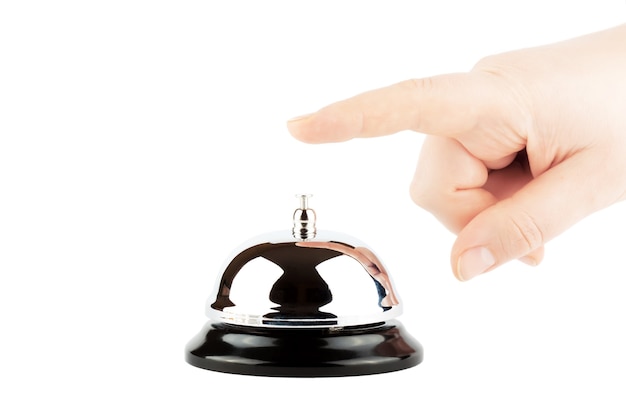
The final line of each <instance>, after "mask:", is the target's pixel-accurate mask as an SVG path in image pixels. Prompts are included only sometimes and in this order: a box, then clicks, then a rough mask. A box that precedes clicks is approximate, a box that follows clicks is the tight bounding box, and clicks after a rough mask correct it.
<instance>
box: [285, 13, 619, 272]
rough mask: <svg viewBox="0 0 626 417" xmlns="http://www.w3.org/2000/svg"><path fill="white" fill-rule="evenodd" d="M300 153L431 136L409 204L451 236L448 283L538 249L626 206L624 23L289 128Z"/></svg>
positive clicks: (373, 97)
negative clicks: (329, 145)
mask: <svg viewBox="0 0 626 417" xmlns="http://www.w3.org/2000/svg"><path fill="white" fill-rule="evenodd" d="M288 129H289V131H290V132H291V134H292V135H293V136H294V137H296V138H297V139H299V140H302V141H304V142H307V143H325V142H340V141H346V140H349V139H352V138H355V137H374V136H383V135H389V134H392V133H395V132H399V131H402V130H414V131H417V132H422V133H426V134H428V135H429V136H427V137H426V139H425V141H424V143H423V146H422V151H421V154H420V157H419V161H418V166H417V169H416V172H415V176H414V178H413V181H412V184H411V188H410V190H411V197H412V198H413V200H414V201H415V203H416V204H418V205H420V206H421V207H423V208H425V209H427V210H429V211H430V212H432V213H433V214H434V215H435V216H436V217H437V218H438V219H439V220H440V221H441V222H442V223H443V224H444V225H446V226H447V227H448V228H449V229H450V230H452V231H453V232H455V233H457V234H458V236H457V240H456V242H455V243H454V246H453V248H452V254H451V264H452V268H453V271H454V274H455V276H456V277H457V278H458V279H460V280H462V281H465V280H468V279H470V278H472V277H474V276H476V275H479V274H481V273H483V272H486V271H489V270H491V269H493V268H496V267H497V266H499V265H501V264H503V263H505V262H507V261H510V260H512V259H520V260H522V261H524V262H526V263H529V264H531V265H536V264H538V263H539V262H540V261H541V260H542V258H543V245H544V243H545V242H547V241H549V240H550V239H552V238H554V237H555V236H557V235H558V234H560V233H561V232H563V231H565V230H566V229H567V228H569V227H570V226H572V225H573V224H575V223H576V222H578V221H579V220H581V219H582V218H584V217H585V216H587V215H588V214H591V213H592V212H595V211H597V210H600V209H602V208H605V207H607V206H609V205H611V204H613V203H615V202H617V201H621V200H624V199H625V198H626V163H625V162H624V161H625V159H626V25H621V26H618V27H616V28H613V29H609V30H606V31H603V32H598V33H595V34H590V35H587V36H583V37H580V38H576V39H572V40H569V41H565V42H561V43H557V44H553V45H548V46H543V47H538V48H532V49H526V50H520V51H514V52H509V53H504V54H500V55H495V56H490V57H487V58H484V59H482V60H480V61H479V62H478V63H477V64H476V66H475V67H474V68H473V69H472V70H471V71H470V72H468V73H459V74H448V75H440V76H435V77H430V78H424V79H416V80H409V81H404V82H401V83H398V84H395V85H392V86H389V87H386V88H382V89H379V90H374V91H370V92H366V93H363V94H360V95H358V96H356V97H353V98H350V99H347V100H344V101H341V102H337V103H334V104H331V105H329V106H327V107H324V108H323V109H321V110H319V111H318V112H316V113H313V114H310V115H306V116H301V117H298V118H295V119H292V120H290V121H289V122H288Z"/></svg>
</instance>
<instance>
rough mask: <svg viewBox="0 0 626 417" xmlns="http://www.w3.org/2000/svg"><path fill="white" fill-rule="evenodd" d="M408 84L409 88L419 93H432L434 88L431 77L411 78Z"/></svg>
mask: <svg viewBox="0 0 626 417" xmlns="http://www.w3.org/2000/svg"><path fill="white" fill-rule="evenodd" d="M408 82H409V85H410V87H412V88H413V89H414V90H416V91H419V92H421V93H423V92H428V91H432V90H433V89H434V87H435V82H434V80H433V78H432V77H425V78H413V79H411V80H409V81H408Z"/></svg>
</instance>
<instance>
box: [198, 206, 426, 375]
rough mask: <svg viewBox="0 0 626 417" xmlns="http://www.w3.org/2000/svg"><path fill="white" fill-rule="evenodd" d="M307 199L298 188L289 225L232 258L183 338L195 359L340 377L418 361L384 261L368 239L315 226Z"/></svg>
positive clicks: (220, 367) (228, 367) (234, 368)
mask: <svg viewBox="0 0 626 417" xmlns="http://www.w3.org/2000/svg"><path fill="white" fill-rule="evenodd" d="M309 197H310V196H309V195H299V196H298V198H299V207H298V208H297V209H296V210H295V212H294V215H293V228H292V230H291V231H284V232H275V233H270V234H265V235H262V236H259V237H256V238H254V239H252V240H250V241H248V242H246V243H245V244H244V245H242V246H241V247H239V248H238V249H236V250H235V251H234V253H233V255H232V256H231V257H230V258H229V259H228V260H227V261H226V263H225V265H224V267H223V270H222V271H221V272H220V274H219V275H218V279H217V280H216V286H215V289H214V291H213V294H212V296H211V297H210V298H209V300H208V302H207V316H208V317H209V319H210V321H209V323H207V325H206V326H205V329H203V331H202V332H201V333H200V334H199V335H198V336H197V337H196V338H195V339H194V340H192V341H191V342H190V343H189V345H188V346H187V348H188V349H187V361H188V362H190V363H191V364H192V365H195V366H198V367H201V368H205V369H210V370H217V371H223V372H232V373H243V374H253V375H270V376H274V375H280V376H339V375H360V374H369V373H379V372H388V371H392V370H398V369H404V368H407V367H410V366H414V365H417V364H418V363H419V362H421V358H422V349H421V346H420V345H419V343H417V342H416V341H415V340H413V339H412V338H411V337H410V336H409V335H408V334H406V332H405V331H404V329H403V327H402V326H401V325H400V323H399V322H397V321H396V320H394V319H395V318H396V317H397V316H399V315H400V314H401V312H402V305H401V302H400V299H399V297H398V295H397V294H396V292H395V291H394V287H393V283H392V280H391V277H390V276H389V274H388V272H387V269H386V268H385V266H384V265H383V264H382V262H381V261H380V259H378V257H377V256H376V255H375V254H374V252H373V251H372V250H371V249H369V248H368V247H367V246H366V245H365V244H364V243H363V242H360V241H358V240H357V239H355V238H353V237H351V236H348V235H344V234H340V233H336V232H325V231H317V230H316V226H315V222H316V213H315V211H314V210H312V209H311V208H310V207H309V203H308V198H309ZM368 335H369V336H368ZM296 339H297V341H298V342H296V343H295V344H294V342H295V341H296ZM306 340H309V344H308V346H301V342H303V341H306ZM337 342H340V343H339V345H338V346H334V345H336V344H337ZM346 343H347V345H346V346H343V345H344V344H346ZM355 343H356V344H355ZM351 344H352V345H353V346H352V347H350V345H351ZM297 346H299V349H304V351H303V352H298V351H297V350H294V347H297ZM316 346H317V347H316ZM311 349H313V350H311ZM346 349H348V350H346ZM350 349H352V351H350ZM272 350H273V353H271V354H269V355H268V352H272ZM346 352H348V353H347V354H346ZM225 357H227V358H225ZM346 358H348V359H350V360H348V361H347V362H346Z"/></svg>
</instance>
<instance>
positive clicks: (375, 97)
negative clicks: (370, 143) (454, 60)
mask: <svg viewBox="0 0 626 417" xmlns="http://www.w3.org/2000/svg"><path fill="white" fill-rule="evenodd" d="M486 88H488V83H486V82H485V80H484V78H483V77H481V76H480V74H476V73H459V74H447V75H439V76H435V77H429V78H421V79H413V80H407V81H403V82H400V83H397V84H393V85H390V86H388V87H384V88H380V89H377V90H372V91H368V92H366V93H363V94H359V95H357V96H355V97H352V98H349V99H347V100H343V101H339V102H337V103H334V104H331V105H329V106H327V107H324V108H322V109H321V110H319V111H318V112H316V113H312V114H309V115H305V116H300V117H296V118H294V119H291V120H289V121H288V122H287V128H288V129H289V132H290V133H291V134H292V135H293V136H294V137H295V138H296V139H299V140H301V141H303V142H307V143H326V142H343V141H346V140H350V139H352V138H356V137H361V138H365V137H374V136H384V135H390V134H393V133H396V132H399V131H402V130H415V131H417V132H422V133H427V134H433V135H440V136H452V137H454V136H457V135H459V134H461V133H463V132H467V131H468V130H470V129H472V127H473V126H475V124H476V122H475V121H476V118H477V116H476V115H477V108H478V107H479V103H480V101H481V97H485V95H484V93H485V89H486Z"/></svg>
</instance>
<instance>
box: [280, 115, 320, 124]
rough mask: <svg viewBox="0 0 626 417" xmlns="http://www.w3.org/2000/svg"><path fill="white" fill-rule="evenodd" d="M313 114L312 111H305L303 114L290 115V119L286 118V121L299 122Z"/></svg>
mask: <svg viewBox="0 0 626 417" xmlns="http://www.w3.org/2000/svg"><path fill="white" fill-rule="evenodd" d="M313 114H314V113H307V114H303V115H302V116H296V117H292V118H291V119H289V120H287V123H292V122H299V121H300V120H304V119H308V118H309V117H310V116H312V115H313Z"/></svg>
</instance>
